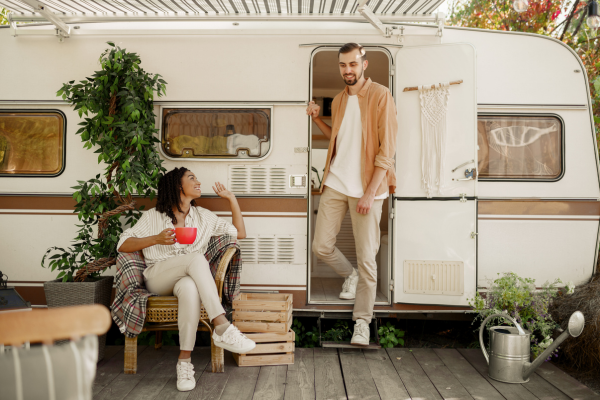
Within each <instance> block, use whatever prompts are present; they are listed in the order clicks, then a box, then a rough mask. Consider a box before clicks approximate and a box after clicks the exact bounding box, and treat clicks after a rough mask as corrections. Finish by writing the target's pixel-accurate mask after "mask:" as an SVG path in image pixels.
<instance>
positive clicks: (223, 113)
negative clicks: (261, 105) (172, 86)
mask: <svg viewBox="0 0 600 400" xmlns="http://www.w3.org/2000/svg"><path fill="white" fill-rule="evenodd" d="M270 117H271V110H270V109H258V108H257V109H252V108H238V109H235V108H228V109H216V108H210V109H209V108H198V109H190V108H188V109H164V110H163V115H162V118H163V124H162V137H161V142H162V146H163V151H164V153H165V154H166V155H167V156H169V157H172V158H202V159H206V158H246V159H250V160H251V159H259V158H261V157H263V156H265V155H266V154H267V153H268V152H269V148H270V146H271V137H270V131H271V129H270V123H271V121H270V120H271V118H270Z"/></svg>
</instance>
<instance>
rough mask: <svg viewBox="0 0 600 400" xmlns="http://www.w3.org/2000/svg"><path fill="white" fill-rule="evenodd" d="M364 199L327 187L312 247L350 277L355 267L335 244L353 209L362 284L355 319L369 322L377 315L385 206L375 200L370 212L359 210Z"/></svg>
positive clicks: (357, 291)
mask: <svg viewBox="0 0 600 400" xmlns="http://www.w3.org/2000/svg"><path fill="white" fill-rule="evenodd" d="M359 200H360V199H358V198H355V197H349V196H346V195H344V194H342V193H340V192H338V191H336V190H333V189H331V188H330V187H327V186H326V187H325V189H324V190H323V195H322V196H321V201H320V202H319V212H318V214H317V223H316V226H315V237H314V240H313V245H312V249H313V252H314V253H315V254H316V255H317V257H318V258H319V259H321V260H323V261H324V262H325V263H326V264H327V265H329V266H330V267H331V268H333V270H334V271H335V272H337V273H338V274H339V275H340V276H343V277H347V276H348V275H350V274H351V273H352V271H353V267H352V264H350V261H348V259H347V258H346V257H345V256H344V255H343V254H342V252H341V251H340V250H339V249H338V248H337V247H335V239H336V236H337V234H338V232H339V231H340V227H341V225H342V220H343V219H344V217H345V216H346V212H347V211H348V209H350V217H351V218H352V232H353V233H354V242H355V243H356V257H357V264H358V286H357V288H356V300H355V301H354V313H353V315H352V319H353V320H354V321H356V320H357V319H359V318H360V319H364V320H365V321H367V322H368V323H370V322H371V318H372V317H373V305H374V304H375V294H376V292H377V262H376V261H375V256H376V255H377V252H378V251H379V239H380V235H381V233H380V230H379V222H380V221H381V209H382V207H383V200H375V201H374V202H373V206H372V207H371V210H370V211H369V212H368V213H367V214H366V215H364V214H359V213H357V212H356V205H357V204H358V201H359Z"/></svg>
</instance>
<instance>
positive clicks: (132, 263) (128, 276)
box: [110, 235, 242, 338]
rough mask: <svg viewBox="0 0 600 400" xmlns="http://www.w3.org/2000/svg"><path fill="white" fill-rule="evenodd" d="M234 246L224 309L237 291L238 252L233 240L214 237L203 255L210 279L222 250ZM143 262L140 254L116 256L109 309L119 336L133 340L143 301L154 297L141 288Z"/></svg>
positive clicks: (143, 313) (142, 317) (141, 321)
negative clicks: (112, 296) (115, 269)
mask: <svg viewBox="0 0 600 400" xmlns="http://www.w3.org/2000/svg"><path fill="white" fill-rule="evenodd" d="M230 247H235V248H236V249H237V251H236V252H235V254H234V255H233V258H232V259H231V262H230V263H229V268H228V269H227V272H226V273H225V279H224V282H223V303H224V306H225V308H226V309H227V308H231V307H227V306H228V305H230V304H231V303H232V302H233V298H234V297H235V296H237V294H238V293H239V291H240V275H241V274H242V258H241V252H240V248H239V246H238V244H237V243H236V241H235V238H234V237H232V236H229V235H222V236H215V237H213V238H211V239H210V241H209V243H208V248H207V250H206V253H204V256H205V257H206V259H207V260H208V262H209V264H210V271H211V272H212V275H213V278H214V276H215V274H216V273H217V268H218V267H219V263H220V262H221V257H222V256H223V254H225V251H226V250H227V249H228V248H230ZM145 268H146V263H145V262H144V258H143V256H142V255H141V252H135V253H119V256H118V257H117V275H116V277H115V279H116V283H117V293H116V295H115V300H114V301H113V303H112V306H111V307H110V310H111V315H112V319H113V321H115V323H116V324H117V326H118V327H119V330H120V331H121V333H124V334H125V336H127V337H130V338H133V337H136V336H137V335H139V334H140V333H141V332H142V328H143V327H144V320H145V319H146V302H147V300H148V297H150V296H157V294H155V293H150V292H148V290H146V286H145V285H144V269H145Z"/></svg>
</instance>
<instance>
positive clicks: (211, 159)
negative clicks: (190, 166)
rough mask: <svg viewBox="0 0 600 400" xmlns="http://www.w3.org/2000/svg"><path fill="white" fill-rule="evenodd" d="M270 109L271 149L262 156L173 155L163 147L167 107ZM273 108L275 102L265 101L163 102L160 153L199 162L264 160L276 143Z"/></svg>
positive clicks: (175, 158) (160, 124)
mask: <svg viewBox="0 0 600 400" xmlns="http://www.w3.org/2000/svg"><path fill="white" fill-rule="evenodd" d="M221 108H222V109H228V110H231V109H263V110H264V109H268V110H269V111H270V114H271V115H270V118H269V124H268V128H267V129H268V133H269V143H270V146H269V151H267V153H266V154H265V155H264V156H260V157H247V158H239V157H236V156H226V155H223V156H204V157H173V156H171V155H170V154H167V152H166V151H165V149H164V147H163V143H164V140H163V139H164V133H165V129H164V126H163V122H164V121H163V114H164V110H165V109H182V110H188V109H189V110H196V109H216V110H218V109H221ZM273 108H274V105H273V104H264V103H256V104H252V103H238V102H232V103H209V104H194V103H191V104H184V105H182V104H180V103H176V104H168V103H163V104H161V105H160V107H159V114H158V135H159V140H160V143H159V146H158V147H159V149H160V150H159V151H160V154H161V155H162V156H163V157H164V158H165V159H167V160H170V161H178V162H181V161H194V162H198V161H204V162H215V161H216V162H223V161H227V162H244V163H248V162H256V161H261V160H264V159H265V158H267V157H268V156H269V155H270V154H271V152H272V151H273V146H274V143H275V137H274V134H273V131H274V129H273V125H274V124H273V120H274V113H273Z"/></svg>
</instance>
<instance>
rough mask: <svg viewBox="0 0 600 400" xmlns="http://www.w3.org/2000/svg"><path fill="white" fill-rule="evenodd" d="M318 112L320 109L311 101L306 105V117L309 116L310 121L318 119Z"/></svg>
mask: <svg viewBox="0 0 600 400" xmlns="http://www.w3.org/2000/svg"><path fill="white" fill-rule="evenodd" d="M320 111H321V107H320V106H319V105H318V104H317V103H315V102H314V101H311V102H310V103H308V107H307V108H306V115H310V117H311V118H312V119H315V118H318V117H319V112H320Z"/></svg>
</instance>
